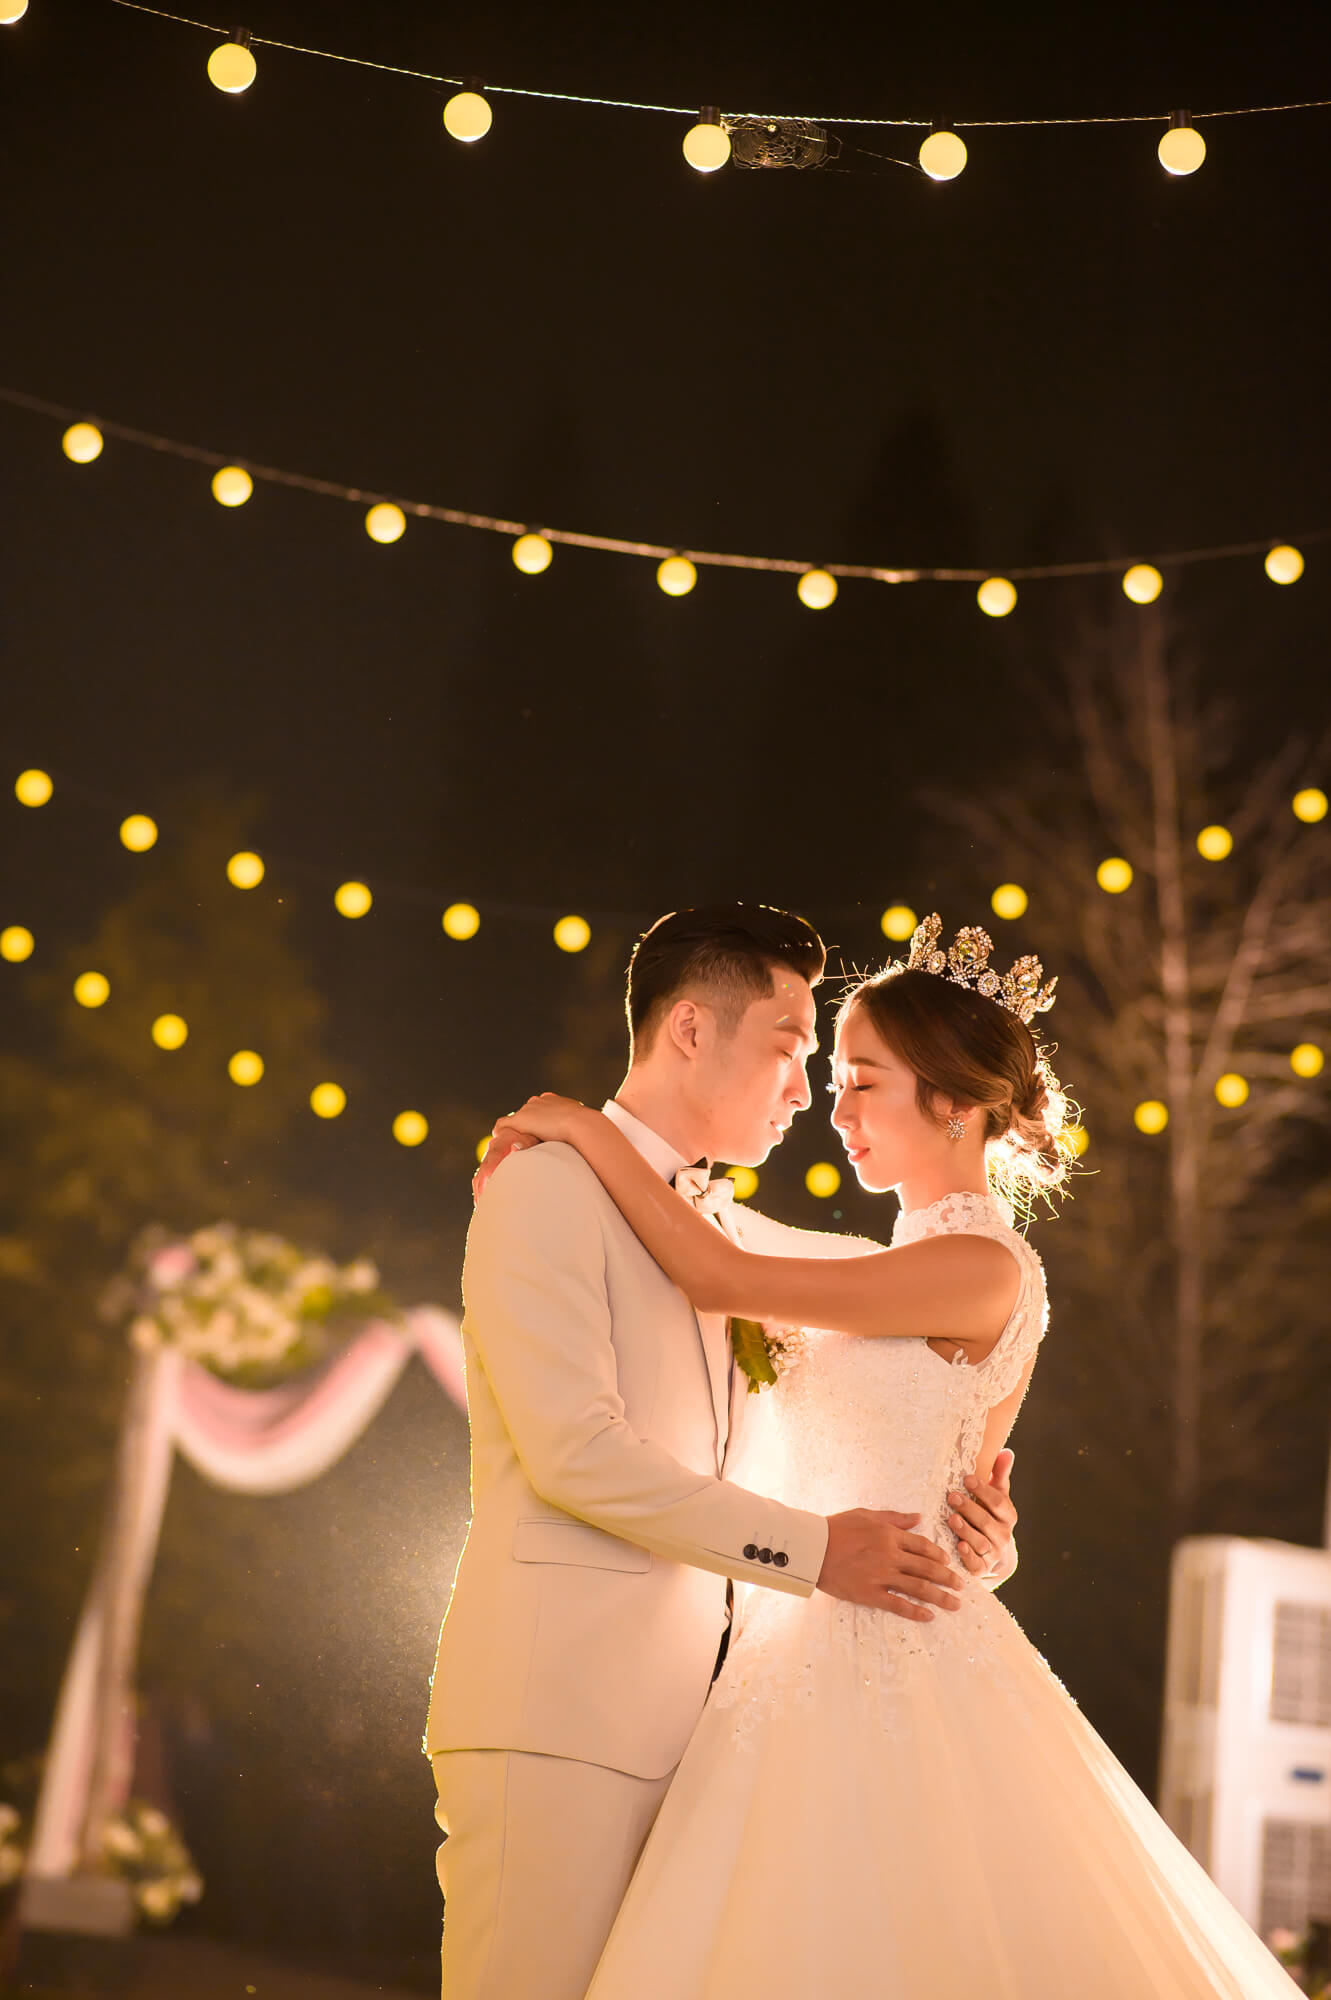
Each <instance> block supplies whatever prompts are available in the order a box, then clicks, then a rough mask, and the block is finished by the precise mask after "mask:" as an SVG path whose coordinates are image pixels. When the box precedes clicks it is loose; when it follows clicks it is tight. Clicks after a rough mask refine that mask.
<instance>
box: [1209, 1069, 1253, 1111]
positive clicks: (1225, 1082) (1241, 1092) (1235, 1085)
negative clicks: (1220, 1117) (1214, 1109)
mask: <svg viewBox="0 0 1331 2000" xmlns="http://www.w3.org/2000/svg"><path fill="white" fill-rule="evenodd" d="M1215 1094H1216V1102H1217V1103H1218V1104H1226V1105H1228V1106H1229V1108H1230V1110H1231V1111H1233V1110H1235V1109H1236V1108H1237V1107H1238V1106H1239V1105H1240V1104H1246V1103H1247V1102H1248V1079H1247V1077H1246V1076H1240V1075H1239V1073H1238V1071H1237V1070H1234V1069H1230V1070H1226V1071H1225V1074H1224V1075H1223V1076H1218V1077H1217V1078H1216V1080H1215Z"/></svg>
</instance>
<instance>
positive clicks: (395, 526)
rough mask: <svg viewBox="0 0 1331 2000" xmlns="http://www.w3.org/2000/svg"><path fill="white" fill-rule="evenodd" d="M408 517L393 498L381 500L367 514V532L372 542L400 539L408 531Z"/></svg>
mask: <svg viewBox="0 0 1331 2000" xmlns="http://www.w3.org/2000/svg"><path fill="white" fill-rule="evenodd" d="M406 527H407V517H406V515H405V514H404V513H403V511H402V509H401V508H400V507H395V506H394V505H393V503H392V501H391V500H381V501H380V502H379V504H378V506H377V507H371V509H370V511H369V513H368V514H367V515H366V516H365V532H366V534H367V535H368V536H369V538H370V540H371V541H372V542H396V541H400V540H401V538H402V536H403V535H404V534H405V532H406Z"/></svg>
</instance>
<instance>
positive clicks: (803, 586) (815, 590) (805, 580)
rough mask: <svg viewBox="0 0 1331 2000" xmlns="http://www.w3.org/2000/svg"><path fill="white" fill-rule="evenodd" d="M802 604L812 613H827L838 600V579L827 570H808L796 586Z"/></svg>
mask: <svg viewBox="0 0 1331 2000" xmlns="http://www.w3.org/2000/svg"><path fill="white" fill-rule="evenodd" d="M795 588H796V590H797V591H798V593H799V600H800V603H801V604H805V605H807V606H808V608H809V610H810V611H826V609H827V607H828V605H829V604H831V603H833V602H834V601H835V599H836V590H837V584H836V578H835V577H834V576H829V574H828V572H827V571H826V570H825V569H806V570H805V572H804V574H803V576H802V577H801V578H800V580H799V582H798V583H797V584H796V586H795Z"/></svg>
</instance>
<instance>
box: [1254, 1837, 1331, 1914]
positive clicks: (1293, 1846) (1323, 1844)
mask: <svg viewBox="0 0 1331 2000" xmlns="http://www.w3.org/2000/svg"><path fill="white" fill-rule="evenodd" d="M1261 1910H1262V1913H1261V1919H1260V1921H1259V1923H1258V1926H1257V1928H1258V1930H1259V1931H1260V1932H1261V1935H1262V1936H1263V1937H1270V1935H1271V1933H1272V1931H1275V1930H1290V1931H1302V1930H1304V1929H1306V1928H1307V1926H1308V1925H1309V1924H1310V1923H1325V1922H1326V1921H1327V1919H1328V1918H1331V1827H1328V1826H1321V1825H1318V1824H1316V1823H1315V1822H1314V1821H1311V1820H1302V1819H1268V1820H1266V1821H1265V1822H1264V1823H1263V1826H1262V1901H1261Z"/></svg>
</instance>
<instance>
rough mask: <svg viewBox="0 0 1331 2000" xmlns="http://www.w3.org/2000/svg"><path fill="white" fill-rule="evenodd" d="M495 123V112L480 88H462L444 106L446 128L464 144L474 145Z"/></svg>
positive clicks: (449, 133) (450, 134)
mask: <svg viewBox="0 0 1331 2000" xmlns="http://www.w3.org/2000/svg"><path fill="white" fill-rule="evenodd" d="M493 124H494V112H493V111H492V110H491V109H490V107H489V105H488V104H487V103H486V101H485V99H484V98H483V97H482V96H481V93H480V91H479V90H460V91H458V93H457V95H456V96H455V97H450V98H449V100H448V102H447V104H446V105H445V106H444V129H445V130H446V131H447V133H448V135H449V137H450V138H452V139H460V140H461V141H462V144H463V145H464V146H474V145H475V143H476V141H477V140H478V139H483V138H484V137H485V135H486V133H487V132H488V131H489V129H490V127H491V126H492V125H493Z"/></svg>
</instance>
